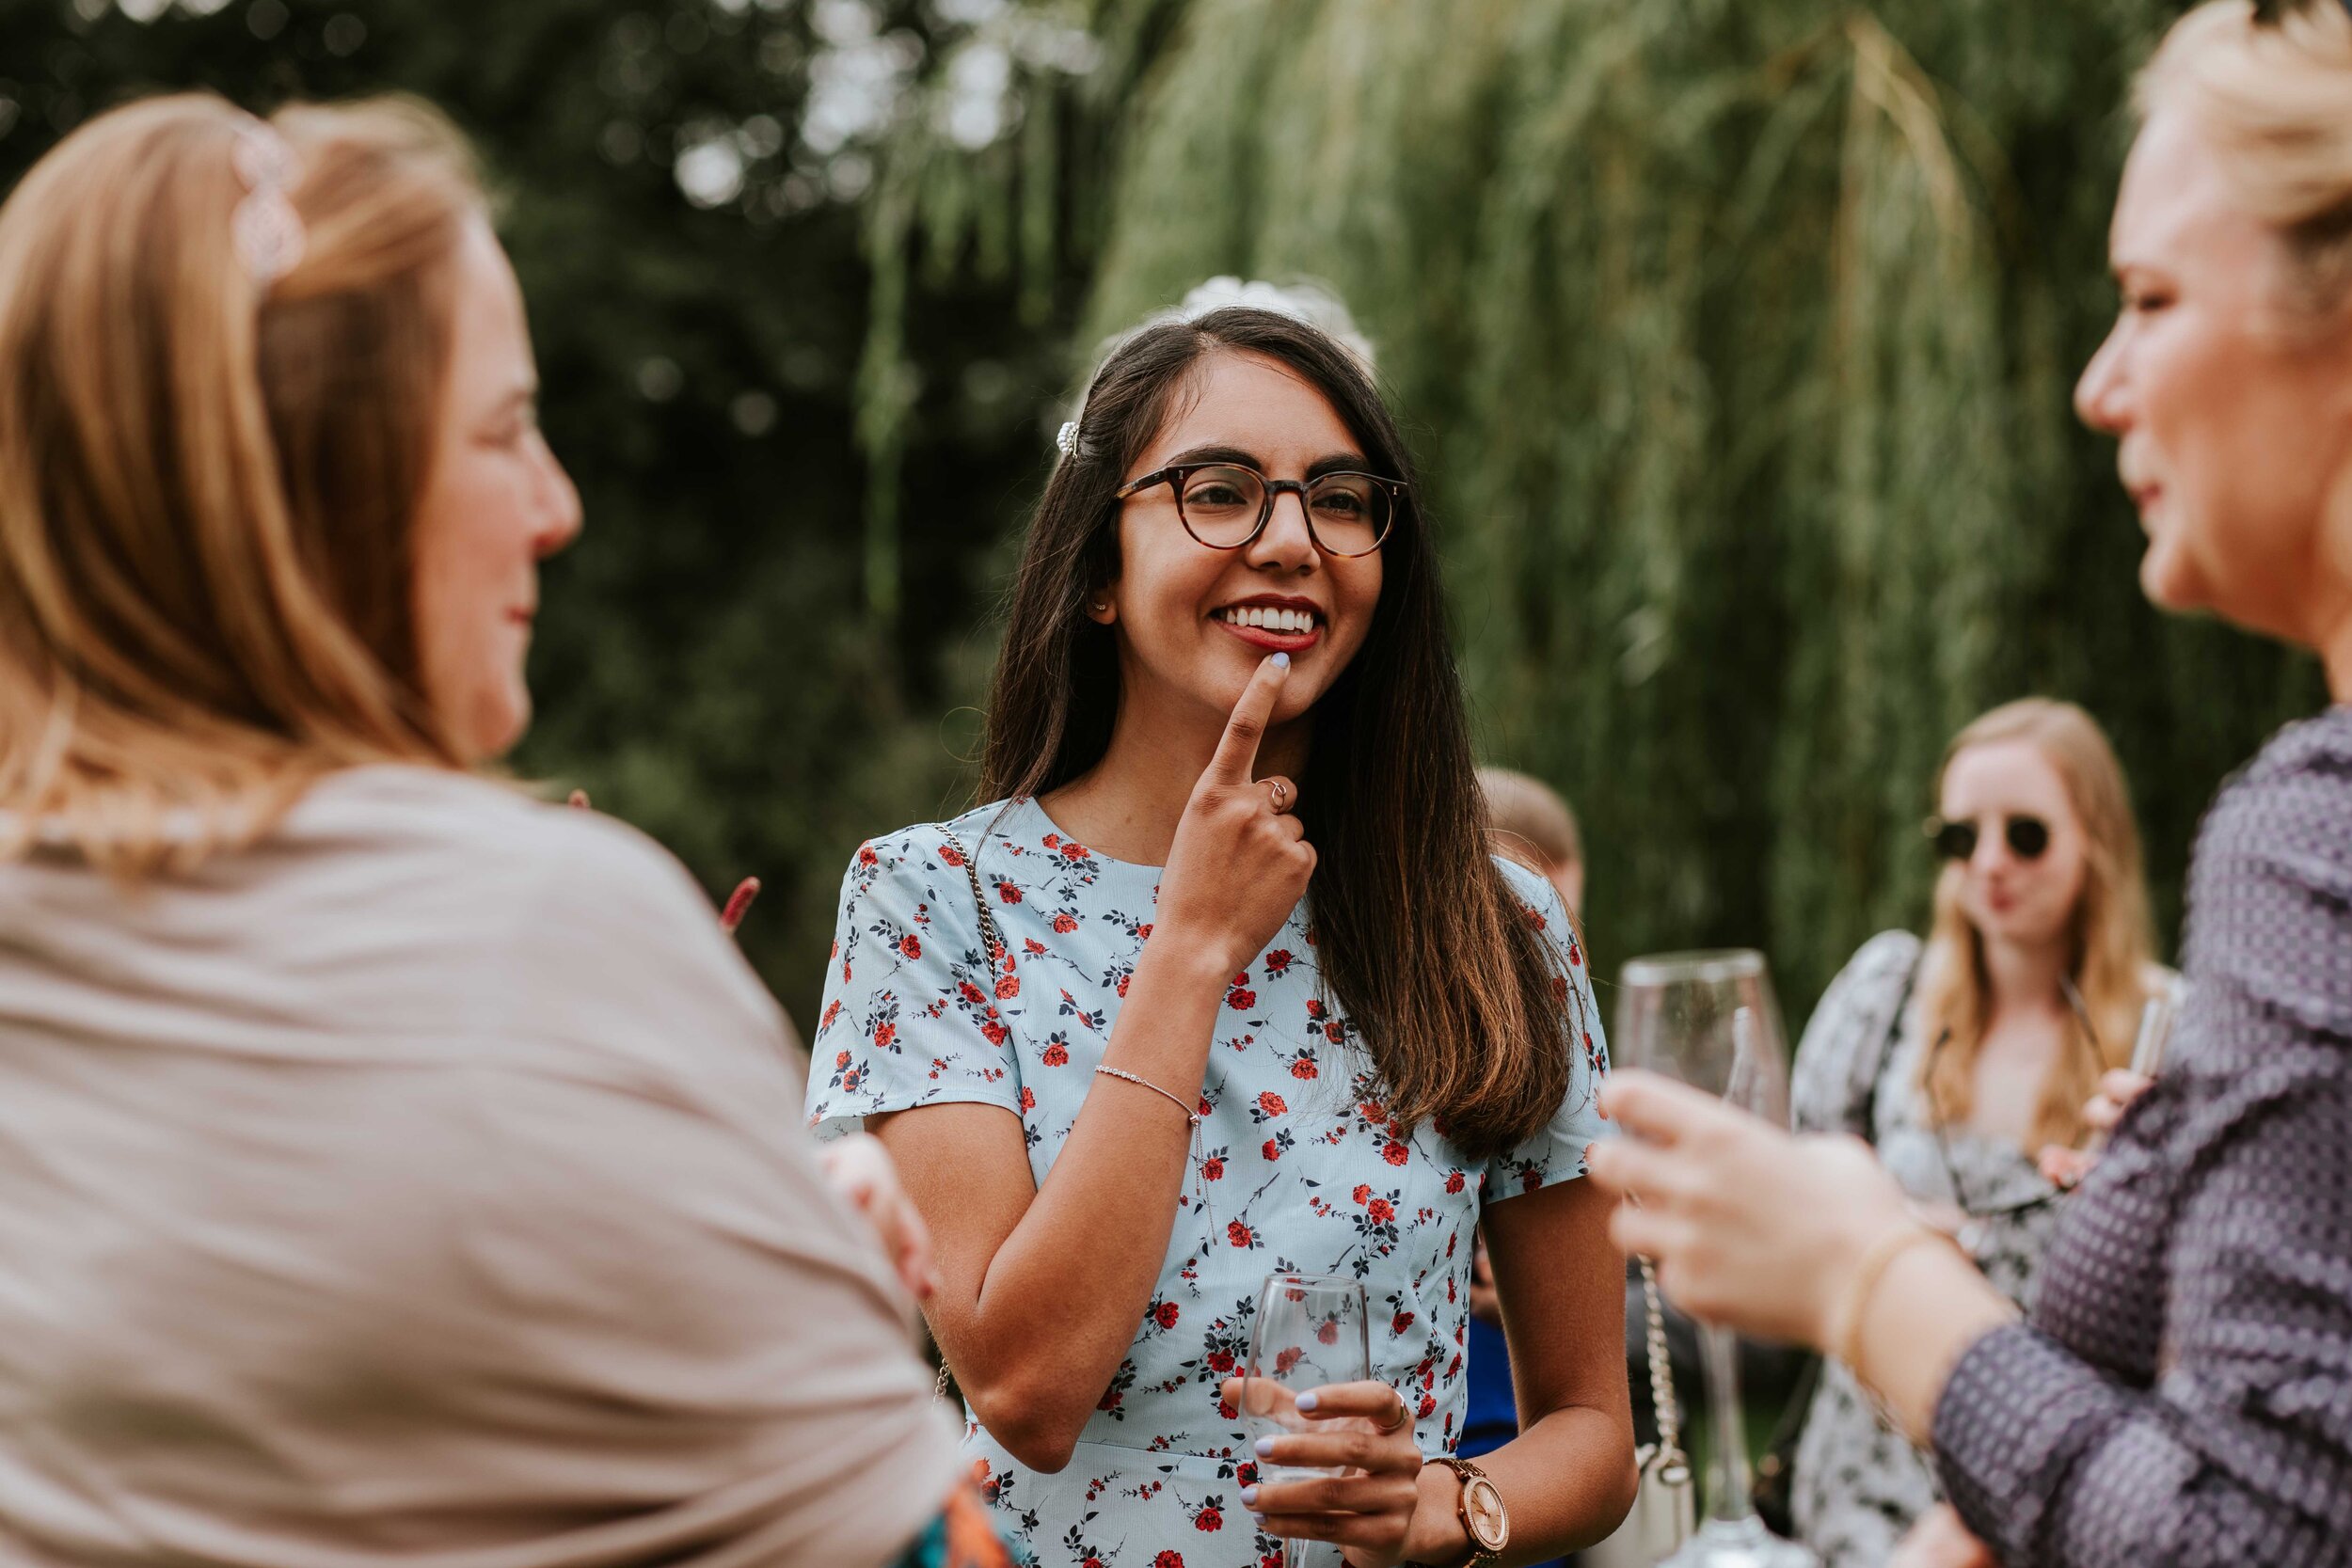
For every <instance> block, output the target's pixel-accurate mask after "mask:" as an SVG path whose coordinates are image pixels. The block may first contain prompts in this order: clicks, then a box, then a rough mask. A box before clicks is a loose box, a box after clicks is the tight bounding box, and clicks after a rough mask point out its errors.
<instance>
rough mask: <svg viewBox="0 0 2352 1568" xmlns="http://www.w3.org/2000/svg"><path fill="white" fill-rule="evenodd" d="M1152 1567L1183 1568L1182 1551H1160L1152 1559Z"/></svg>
mask: <svg viewBox="0 0 2352 1568" xmlns="http://www.w3.org/2000/svg"><path fill="white" fill-rule="evenodd" d="M1152 1568H1184V1554H1183V1553H1182V1552H1162V1553H1161V1554H1160V1555H1159V1556H1157V1557H1155V1558H1153V1559H1152Z"/></svg>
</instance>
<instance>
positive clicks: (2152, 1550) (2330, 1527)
mask: <svg viewBox="0 0 2352 1568" xmlns="http://www.w3.org/2000/svg"><path fill="white" fill-rule="evenodd" d="M2184 967H2185V970H2186V972H2187V976H2188V982H2189V1001H2188V1006H2187V1009H2186V1011H2185V1014H2184V1016H2183V1018H2182V1022H2181V1024H2180V1028H2179V1030H2178V1032H2177V1034H2176V1036H2175V1037H2174V1041H2173V1046H2172V1052H2171V1060H2170V1061H2169V1063H2168V1064H2167V1067H2166V1069H2165V1072H2164V1074H2163V1076H2162V1078H2161V1079H2160V1081H2159V1082H2158V1083H2157V1085H2156V1086H2155V1087H2154V1088H2153V1089H2151V1090H2150V1091H2149V1092H2148V1093H2147V1094H2146V1095H2145V1096H2143V1097H2142V1099H2141V1100H2140V1101H2139V1102H2138V1103H2137V1104H2136V1105H2135V1106H2133V1108H2132V1110H2131V1112H2130V1113H2129V1115H2127V1116H2126V1117H2125V1118H2124V1121H2123V1123H2122V1126H2121V1127H2120V1128H2119V1129H2118V1130H2117V1132H2116V1136H2115V1140H2114V1142H2113V1143H2112V1145H2111V1146H2110V1147H2109V1148H2108V1151H2107V1155H2106V1159H2105V1161H2104V1162H2103V1163H2102V1164H2101V1165H2100V1167H2099V1169H2098V1171H2097V1172H2096V1173H2095V1174H2094V1175H2093V1176H2092V1178H2091V1179H2090V1181H2089V1182H2088V1183H2087V1184H2086V1185H2085V1187H2084V1189H2083V1191H2082V1193H2081V1194H2080V1195H2079V1196H2077V1197H2076V1198H2075V1199H2074V1202H2073V1203H2072V1204H2071V1205H2070V1206H2069V1207H2068V1209H2067V1212H2066V1213H2065V1215H2064V1216H2063V1218H2062V1219H2061V1220H2060V1222H2059V1225H2058V1234H2057V1236H2056V1238H2055V1239H2054V1240H2053V1242H2052V1244H2051V1250H2050V1253H2049V1255H2048V1257H2047V1258H2046V1259H2044V1262H2043V1266H2042V1277H2041V1282H2040V1290H2039V1294H2038V1298H2037V1300H2036V1302H2035V1304H2034V1310H2033V1313H2032V1316H2031V1317H2030V1318H2029V1319H2028V1320H2027V1321H2026V1323H2019V1324H2016V1325H2014V1326H2011V1327H2009V1328H2005V1329H2001V1330H1998V1331H1996V1332H1994V1333H1993V1334H1990V1335H1987V1336H1985V1337H1984V1338H1982V1339H1980V1340H1979V1341H1978V1342H1977V1343H1976V1344H1975V1345H1974V1346H1972V1347H1970V1349H1969V1350H1968V1352H1967V1353H1966V1354H1964V1355H1963V1357H1962V1359H1961V1362H1960V1364H1959V1366H1958V1367H1957V1368H1956V1369H1955V1370H1954V1371H1953V1374H1952V1377H1951V1380H1950V1382H1949V1383H1948V1384H1947V1386H1946V1388H1945V1391H1944V1397H1943V1400H1942V1402H1941V1403H1940V1405H1939V1406H1938V1408H1937V1410H1936V1414H1935V1423H1934V1426H1935V1430H1934V1442H1935V1450H1936V1460H1937V1468H1938V1473H1939V1474H1940V1476H1941V1477H1942V1479H1943V1481H1944V1485H1945V1487H1946V1490H1947V1492H1948V1493H1949V1494H1950V1497H1951V1498H1952V1501H1953V1502H1954V1504H1955V1505H1956V1506H1957V1507H1958V1508H1959V1509H1960V1512H1961V1513H1962V1515H1963V1518H1965V1519H1966V1520H1967V1522H1968V1526H1969V1528H1971V1529H1973V1530H1974V1531H1976V1533H1977V1534H1978V1535H1979V1537H1980V1538H1981V1539H1983V1540H1984V1541H1985V1542H1986V1543H1987V1544H1990V1545H1992V1546H1993V1548H1994V1551H1995V1553H1996V1554H1997V1555H1998V1557H1999V1558H2000V1560H2001V1561H2002V1562H2003V1563H2004V1564H2008V1565H2010V1568H2022V1565H2027V1564H2033V1565H2041V1564H2050V1565H2063V1568H2123V1565H2125V1564H2130V1565H2133V1568H2147V1565H2151V1564H2172V1565H2179V1568H2202V1565H2205V1564H2220V1563H2233V1564H2236V1563H2259V1564H2263V1565H2265V1568H2304V1565H2314V1568H2315V1565H2319V1564H2338V1563H2345V1564H2352V708H2336V709H2333V710H2331V711H2329V712H2328V714H2326V715H2324V716H2322V717H2320V718H2318V719H2314V720H2311V721H2307V722H2305V723H2302V724H2298V725H2296V726H2294V727H2292V728H2290V729H2288V730H2286V731H2284V732H2282V733H2281V734H2280V735H2279V736H2277V737H2276V738H2274V739H2273V740H2272V741H2271V743H2270V744H2269V745H2268V746H2267V747H2265V749H2264V751H2263V752H2262V754H2261V755H2260V756H2259V757H2257V758H2256V759H2255V760H2254V762H2253V763H2252V764H2251V765H2249V767H2248V768H2246V769H2245V771H2244V772H2242V773H2241V774H2240V775H2239V776H2238V777H2237V778H2235V779H2234V780H2233V781H2232V782H2231V783H2230V784H2229V785H2228V786H2227V787H2226V788H2225V789H2224V790H2223V791H2222V794H2221V796H2220V799H2219V800H2217V801H2216V803H2215V805H2214V808H2213V811H2212V812H2211V814H2210V815H2209V816H2207V818H2206V822H2205V826H2204V829H2203V832H2202V833H2201V836H2200V839H2199V842H2198V847H2197V857H2196V863H2195V866H2194V869H2193V871H2192V873H2191V877H2190V883H2189V924H2188V935H2187V942H2186V946H2185V965H2184Z"/></svg>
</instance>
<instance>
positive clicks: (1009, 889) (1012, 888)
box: [996, 881, 1021, 904]
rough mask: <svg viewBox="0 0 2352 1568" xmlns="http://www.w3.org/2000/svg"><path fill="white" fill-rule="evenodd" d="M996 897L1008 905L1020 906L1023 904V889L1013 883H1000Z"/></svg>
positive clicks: (997, 885) (997, 886)
mask: <svg viewBox="0 0 2352 1568" xmlns="http://www.w3.org/2000/svg"><path fill="white" fill-rule="evenodd" d="M996 896H997V897H998V898H1000V899H1002V900H1004V901H1005V902H1006V903H1008V904H1018V903H1019V902H1021V889H1020V888H1019V887H1017V886H1016V885H1014V884H1013V883H1011V882H1007V881H999V882H998V883H997V884H996Z"/></svg>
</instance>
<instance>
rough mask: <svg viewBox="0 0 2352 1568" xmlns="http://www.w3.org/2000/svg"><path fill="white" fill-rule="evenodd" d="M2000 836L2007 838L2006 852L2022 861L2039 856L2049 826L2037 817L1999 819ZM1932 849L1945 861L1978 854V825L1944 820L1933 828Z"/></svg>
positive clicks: (2044, 845)
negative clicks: (1933, 842) (1933, 841)
mask: <svg viewBox="0 0 2352 1568" xmlns="http://www.w3.org/2000/svg"><path fill="white" fill-rule="evenodd" d="M2001 836H2002V837H2004V838H2006V839H2007V840H2008V841H2009V851H2010V854H2012V855H2015V856H2016V857H2017V858H2018V859H2019V860H2021V861H2034V860H2040V859H2041V858H2042V852H2043V851H2044V850H2046V849H2048V848H2049V847H2050V825H2049V824H2048V823H2047V822H2044V821H2042V818H2040V817H2039V816H2011V817H2006V818H2004V819H2003V821H2002V827H2001ZM1935 852H1936V853H1937V854H1939V855H1941V856H1943V857H1944V858H1945V859H1946V860H1947V861H1964V860H1970V859H1973V858H1975V856H1976V853H1977V825H1976V824H1975V823H1974V822H1965V821H1963V822H1946V823H1943V824H1941V825H1940V826H1938V827H1937V829H1936V830H1935Z"/></svg>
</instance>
